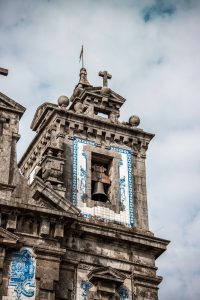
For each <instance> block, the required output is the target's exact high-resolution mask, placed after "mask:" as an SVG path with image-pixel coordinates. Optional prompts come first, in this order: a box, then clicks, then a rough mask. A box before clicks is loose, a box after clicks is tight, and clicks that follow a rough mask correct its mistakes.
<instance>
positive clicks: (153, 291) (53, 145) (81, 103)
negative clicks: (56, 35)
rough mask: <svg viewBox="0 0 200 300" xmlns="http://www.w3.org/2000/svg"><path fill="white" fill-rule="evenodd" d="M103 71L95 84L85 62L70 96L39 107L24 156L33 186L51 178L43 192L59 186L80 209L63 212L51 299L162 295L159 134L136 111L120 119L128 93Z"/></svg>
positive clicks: (62, 199) (65, 199) (60, 196)
mask: <svg viewBox="0 0 200 300" xmlns="http://www.w3.org/2000/svg"><path fill="white" fill-rule="evenodd" d="M99 76H100V77H102V78H103V86H97V87H94V86H92V85H91V84H90V82H89V80H88V78H87V70H86V69H85V68H81V70H80V79H79V82H78V84H77V85H76V86H75V89H74V91H73V93H72V96H71V97H70V98H69V99H68V97H66V96H60V97H59V99H58V104H52V103H44V104H42V105H41V106H40V107H39V108H38V109H37V111H36V114H35V116H34V119H33V121H32V124H31V128H32V130H34V131H36V136H35V138H34V140H33V141H32V143H31V144H30V146H29V147H28V149H27V151H26V152H25V154H24V155H23V157H22V159H21V161H20V162H19V167H20V169H21V172H22V174H23V175H24V176H25V177H26V178H27V180H28V182H29V184H30V186H31V189H34V186H35V185H36V183H37V184H39V185H40V186H46V188H44V187H41V191H40V193H42V192H43V191H46V190H48V193H46V197H47V196H48V195H49V193H50V192H49V191H50V190H53V191H54V193H52V194H53V195H54V199H60V200H59V201H58V202H56V205H57V206H59V205H61V204H62V208H63V207H65V203H66V205H68V206H69V203H70V204H71V206H70V207H71V208H70V209H71V211H72V215H73V211H74V212H75V213H76V215H75V216H74V218H73V222H71V223H69V222H68V223H67V225H65V221H64V220H65V219H64V217H63V218H62V226H63V234H62V237H60V239H59V243H60V244H59V245H60V247H61V248H62V249H64V250H63V251H65V252H63V253H65V254H63V256H62V260H61V263H60V269H59V276H57V279H56V282H55V284H54V285H52V286H55V291H54V292H55V298H52V299H59V300H61V299H77V300H87V299H91V300H92V299H105V300H106V299H107V300H108V299H119V300H122V299H123V300H125V299H127V300H132V299H137V300H144V299H151V300H153V299H155V300H156V299H158V295H157V290H158V285H159V283H160V282H161V280H162V278H161V277H160V276H157V275H156V270H157V269H156V267H155V260H156V258H157V257H158V256H159V255H161V254H162V253H163V252H164V251H165V250H166V247H167V244H168V243H169V241H166V240H163V239H159V238H156V237H155V236H154V234H153V233H152V232H151V231H150V230H149V225H148V208H147V192H146V170H145V159H146V151H147V149H148V144H149V143H150V141H151V139H152V138H153V137H154V135H153V134H151V133H148V132H146V131H144V130H143V129H141V128H139V127H138V126H139V124H140V119H139V117H137V116H136V115H131V116H130V118H129V121H128V122H122V121H120V120H119V117H120V109H121V107H122V105H124V104H125V99H124V98H123V97H122V96H120V95H119V94H118V93H116V92H115V91H113V90H112V89H111V88H109V87H108V80H110V79H111V78H112V76H111V74H109V73H108V72H107V71H101V72H99ZM35 182H36V183H35ZM34 195H35V199H36V200H38V195H39V192H37V193H35V194H34ZM55 195H57V196H56V197H57V198H56V197H55ZM55 201H57V200H55ZM52 212H53V208H52ZM55 218H56V217H55ZM45 220H46V219H45ZM46 222H47V221H46ZM45 224H46V223H45ZM47 236H48V234H46V236H45V238H46V237H47ZM38 299H40V298H38ZM41 299H42V298H41Z"/></svg>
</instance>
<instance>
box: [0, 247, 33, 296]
mask: <svg viewBox="0 0 200 300" xmlns="http://www.w3.org/2000/svg"><path fill="white" fill-rule="evenodd" d="M2 299H3V300H25V299H29V300H34V299H35V258H34V256H33V253H32V250H31V249H28V248H22V249H21V250H20V251H18V252H15V253H13V255H12V260H11V266H10V273H9V284H8V294H7V296H4V297H3V298H2Z"/></svg>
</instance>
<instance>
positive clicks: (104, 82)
mask: <svg viewBox="0 0 200 300" xmlns="http://www.w3.org/2000/svg"><path fill="white" fill-rule="evenodd" d="M99 76H101V77H103V86H108V79H111V78H112V75H110V74H109V73H108V72H107V71H103V72H101V71H100V72H99Z"/></svg>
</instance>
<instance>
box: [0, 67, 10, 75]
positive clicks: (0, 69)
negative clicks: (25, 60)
mask: <svg viewBox="0 0 200 300" xmlns="http://www.w3.org/2000/svg"><path fill="white" fill-rule="evenodd" d="M0 75H4V76H7V75H8V70H7V69H4V68H0Z"/></svg>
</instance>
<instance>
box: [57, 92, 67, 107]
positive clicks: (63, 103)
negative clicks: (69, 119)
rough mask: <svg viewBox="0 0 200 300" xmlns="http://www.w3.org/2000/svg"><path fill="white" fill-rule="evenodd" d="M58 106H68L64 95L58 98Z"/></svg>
mask: <svg viewBox="0 0 200 300" xmlns="http://www.w3.org/2000/svg"><path fill="white" fill-rule="evenodd" d="M58 105H59V106H65V107H66V106H68V105H69V98H68V97H67V96H64V95H62V96H60V97H59V98H58Z"/></svg>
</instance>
